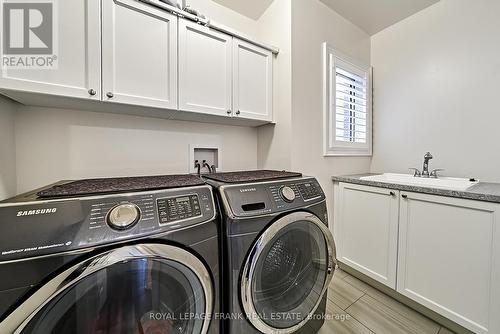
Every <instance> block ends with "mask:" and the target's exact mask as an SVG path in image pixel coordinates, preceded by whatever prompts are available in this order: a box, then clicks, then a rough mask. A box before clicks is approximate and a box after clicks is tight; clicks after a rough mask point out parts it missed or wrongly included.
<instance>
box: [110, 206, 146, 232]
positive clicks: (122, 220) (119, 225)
mask: <svg viewBox="0 0 500 334" xmlns="http://www.w3.org/2000/svg"><path fill="white" fill-rule="evenodd" d="M140 217H141V212H140V210H139V207H138V206H137V205H135V204H132V203H122V204H119V205H117V206H115V207H114V208H113V209H111V210H110V211H109V212H108V218H107V221H108V224H109V226H111V227H112V228H114V229H116V230H126V229H128V228H130V227H132V226H133V225H134V224H135V223H137V222H138V221H139V218H140Z"/></svg>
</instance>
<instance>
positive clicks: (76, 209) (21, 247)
mask: <svg viewBox="0 0 500 334" xmlns="http://www.w3.org/2000/svg"><path fill="white" fill-rule="evenodd" d="M214 218H215V205H214V198H213V194H212V188H211V187H209V186H205V185H203V186H196V187H189V188H176V189H164V190H156V191H145V192H133V193H128V194H110V195H102V196H88V197H80V198H74V199H54V200H47V201H40V203H36V202H26V203H20V204H19V205H17V204H16V205H8V206H4V207H2V206H0V221H2V222H6V223H5V224H3V230H4V231H3V232H4V234H5V236H6V237H5V238H4V241H3V242H2V243H1V244H0V262H2V261H7V260H13V259H17V258H27V257H33V256H40V255H44V254H50V253H57V252H63V251H69V250H77V249H82V248H88V247H93V246H97V245H103V244H109V243H114V242H118V241H123V240H135V239H137V238H143V237H145V236H155V235H157V234H163V233H166V232H169V231H173V230H176V229H179V228H188V227H189V226H192V225H198V224H200V223H203V222H209V221H212V220H213V219H214ZM7 222H8V223H7ZM13 236H15V237H13Z"/></svg>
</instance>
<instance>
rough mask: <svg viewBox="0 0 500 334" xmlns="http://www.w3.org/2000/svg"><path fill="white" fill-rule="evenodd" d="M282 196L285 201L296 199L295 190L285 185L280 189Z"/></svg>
mask: <svg viewBox="0 0 500 334" xmlns="http://www.w3.org/2000/svg"><path fill="white" fill-rule="evenodd" d="M280 194H281V197H282V198H283V199H284V200H285V202H288V203H291V202H293V201H294V200H295V191H293V189H292V188H290V187H288V186H284V187H282V188H281V189H280Z"/></svg>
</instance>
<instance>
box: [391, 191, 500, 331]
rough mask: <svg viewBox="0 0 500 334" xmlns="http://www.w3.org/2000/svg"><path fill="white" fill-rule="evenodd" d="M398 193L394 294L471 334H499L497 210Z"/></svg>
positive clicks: (499, 228)
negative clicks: (436, 314) (396, 268)
mask: <svg viewBox="0 0 500 334" xmlns="http://www.w3.org/2000/svg"><path fill="white" fill-rule="evenodd" d="M401 194H402V195H401V196H402V199H401V213H400V231H399V257H398V258H399V260H398V282H397V290H398V291H399V292H400V293H402V294H403V295H405V296H407V297H409V298H411V299H413V300H415V301H417V302H418V303H420V304H422V305H424V306H426V307H428V308H430V309H432V310H434V311H436V312H437V313H440V314H442V315H443V316H445V317H447V318H449V319H451V320H453V321H455V322H456V323H458V324H460V325H462V326H464V327H466V328H468V329H470V330H471V331H473V332H475V333H500V318H499V316H498V312H499V310H500V225H499V223H500V220H499V219H500V216H499V214H500V205H498V204H492V203H486V202H478V201H471V200H464V199H457V198H448V197H440V196H431V195H424V194H415V193H406V192H401Z"/></svg>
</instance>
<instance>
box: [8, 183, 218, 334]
mask: <svg viewBox="0 0 500 334" xmlns="http://www.w3.org/2000/svg"><path fill="white" fill-rule="evenodd" d="M0 229H1V233H0V240H1V241H0V333H5V334H6V333H41V334H46V333H54V334H57V333H61V334H62V333H64V334H67V333H73V334H79V333H120V334H121V333H131V334H132V333H133V334H148V333H155V334H163V333H186V334H195V333H196V334H199V333H203V334H204V333H211V334H216V333H219V330H220V329H219V327H220V326H219V322H218V320H217V319H216V317H214V315H216V314H217V313H218V312H219V309H220V294H219V290H220V286H219V276H220V275H219V269H220V267H219V255H218V247H219V241H218V223H217V219H216V211H215V207H214V198H213V195H212V189H211V187H210V186H208V185H206V184H204V182H203V181H202V180H201V179H200V178H199V177H197V176H191V175H170V176H156V177H135V178H115V179H93V180H81V181H75V182H63V183H60V184H57V185H53V186H50V187H46V188H43V189H39V190H37V191H33V192H30V193H27V194H24V195H21V196H19V197H16V198H13V199H10V200H7V201H4V202H1V203H0Z"/></svg>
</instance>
